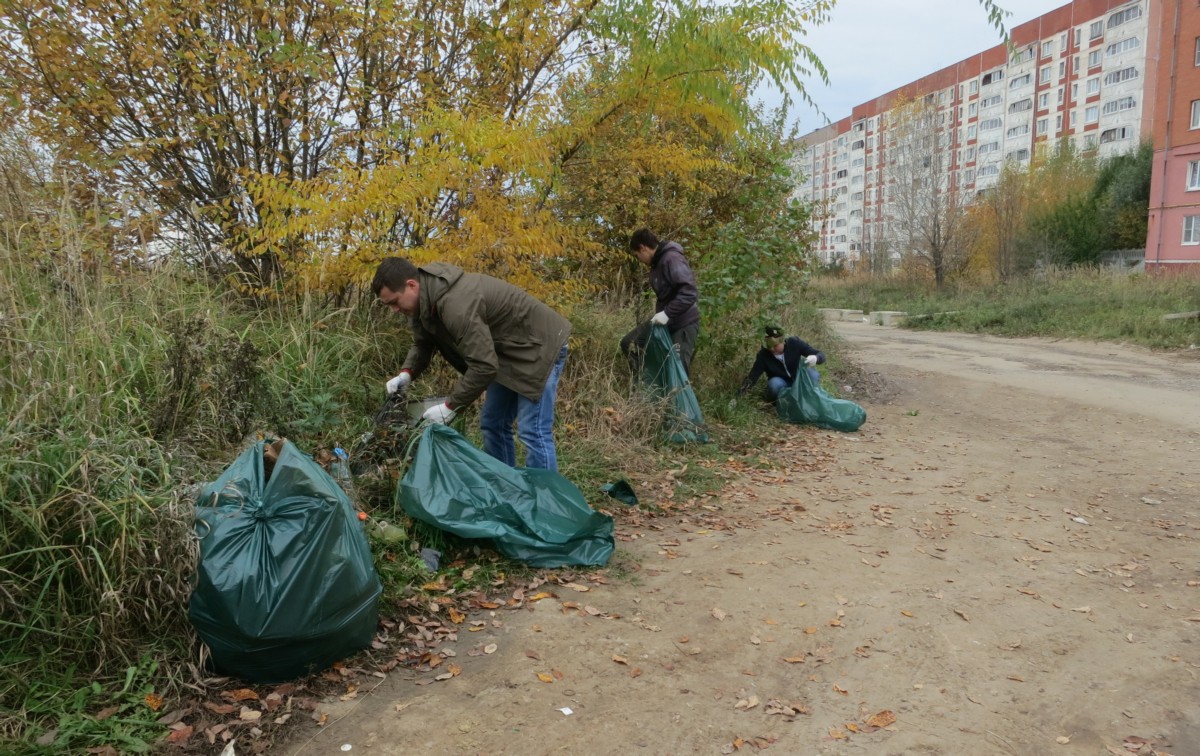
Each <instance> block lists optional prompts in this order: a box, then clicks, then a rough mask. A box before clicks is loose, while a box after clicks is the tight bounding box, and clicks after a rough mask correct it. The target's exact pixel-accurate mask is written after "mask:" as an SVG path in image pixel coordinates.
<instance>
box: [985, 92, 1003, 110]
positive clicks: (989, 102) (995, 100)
mask: <svg viewBox="0 0 1200 756" xmlns="http://www.w3.org/2000/svg"><path fill="white" fill-rule="evenodd" d="M1002 102H1004V98H1003V97H1001V96H1000V95H994V96H992V97H984V98H983V99H982V100H980V101H979V107H981V108H990V107H991V106H993V105H999V104H1000V103H1002Z"/></svg>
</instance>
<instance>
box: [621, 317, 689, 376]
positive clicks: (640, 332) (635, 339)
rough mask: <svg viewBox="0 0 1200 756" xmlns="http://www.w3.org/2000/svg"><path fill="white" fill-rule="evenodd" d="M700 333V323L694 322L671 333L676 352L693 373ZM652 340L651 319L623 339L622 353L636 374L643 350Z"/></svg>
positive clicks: (640, 367) (684, 367)
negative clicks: (697, 338)
mask: <svg viewBox="0 0 1200 756" xmlns="http://www.w3.org/2000/svg"><path fill="white" fill-rule="evenodd" d="M699 335H700V324H699V323H692V324H691V325H689V326H684V327H683V328H680V329H679V330H678V331H674V332H672V333H671V343H672V344H674V345H675V354H677V355H679V361H680V362H682V363H683V369H684V371H686V372H687V374H688V375H689V376H690V375H691V374H692V355H693V354H695V353H696V337H698V336H699ZM649 340H650V321H649V320H647V321H646V322H644V323H641V324H639V325H638V326H637V327H636V328H634V329H633V330H632V331H630V332H629V333H627V334H625V337H624V338H622V339H621V353H622V354H624V355H625V358H626V359H627V360H629V369H630V370H632V371H633V372H634V374H635V375H636V374H637V373H638V372H639V371H640V370H641V369H642V357H641V353H642V350H644V349H645V348H646V342H647V341H649Z"/></svg>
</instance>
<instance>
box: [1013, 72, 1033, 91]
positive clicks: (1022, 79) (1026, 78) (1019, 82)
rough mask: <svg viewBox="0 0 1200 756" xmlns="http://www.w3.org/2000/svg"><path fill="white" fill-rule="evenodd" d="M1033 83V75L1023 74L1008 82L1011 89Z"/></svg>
mask: <svg viewBox="0 0 1200 756" xmlns="http://www.w3.org/2000/svg"><path fill="white" fill-rule="evenodd" d="M1032 81H1033V74H1021V75H1020V76H1017V77H1015V78H1013V79H1012V80H1010V81H1009V82H1008V88H1009V89H1016V88H1017V87H1023V86H1025V85H1026V84H1029V83H1030V82H1032Z"/></svg>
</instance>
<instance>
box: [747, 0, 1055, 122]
mask: <svg viewBox="0 0 1200 756" xmlns="http://www.w3.org/2000/svg"><path fill="white" fill-rule="evenodd" d="M997 2H998V4H999V5H1000V7H1002V8H1004V9H1005V10H1007V11H1011V14H1012V15H1010V16H1008V17H1007V18H1006V19H1005V22H1004V25H1005V27H1006V28H1008V29H1011V28H1012V27H1014V26H1016V25H1017V24H1023V23H1025V22H1026V21H1029V20H1030V19H1034V18H1037V17H1038V16H1040V15H1042V14H1043V13H1046V12H1048V11H1051V10H1054V9H1055V8H1059V7H1062V6H1063V5H1066V4H1067V0H997ZM806 41H807V43H808V46H809V47H811V48H812V49H813V51H814V52H815V53H816V54H817V57H819V58H820V59H821V61H822V62H823V63H824V64H825V68H826V70H827V71H828V72H829V85H828V86H826V85H825V84H822V83H821V81H820V79H816V78H814V79H812V80H811V81H809V82H807V83H806V85H805V88H806V90H807V91H808V94H809V96H810V97H812V99H813V100H815V101H816V103H817V105H818V106H819V107H820V108H821V110H822V111H824V114H825V116H824V117H823V116H822V115H821V114H820V113H818V112H817V111H816V110H814V109H813V108H812V107H811V106H809V105H806V104H803V103H800V102H797V103H796V104H795V105H794V106H793V109H792V120H793V121H794V122H796V123H798V124H799V128H800V133H801V134H806V133H808V132H810V131H812V130H813V129H818V128H820V127H821V126H824V125H825V123H826V121H825V117H827V118H828V119H829V120H831V121H837V120H840V119H842V118H845V117H846V116H848V115H850V110H851V108H853V107H854V106H855V105H858V104H860V103H863V102H866V101H867V100H870V99H872V98H874V97H878V96H879V95H881V94H884V93H886V92H890V91H891V90H893V89H896V88H897V87H901V86H903V85H905V84H907V83H909V82H911V81H913V80H914V79H919V78H921V77H922V76H924V75H926V74H930V73H933V72H934V71H937V70H939V69H941V68H945V67H946V66H948V65H950V64H951V63H957V62H958V61H960V60H962V59H963V58H966V57H969V56H970V55H973V54H974V53H977V52H980V51H982V50H986V49H987V48H989V47H991V46H993V45H997V44H999V43H1000V41H1001V40H1000V36H999V33H998V32H997V31H996V29H995V28H994V27H993V26H991V25H990V24H989V23H988V18H987V13H986V12H985V11H984V9H983V6H982V5H981V4H980V3H979V2H978V0H903V2H901V1H900V0H838V3H837V6H836V7H835V8H834V9H833V12H832V14H831V17H830V20H829V22H828V23H826V24H825V25H823V26H819V27H817V28H816V29H814V30H812V31H811V32H810V34H809V36H808V38H807V40H806ZM761 97H762V99H763V101H764V102H766V103H768V104H772V105H777V104H778V103H779V95H778V94H776V93H771V92H768V91H765V90H764V91H763V92H762V93H761Z"/></svg>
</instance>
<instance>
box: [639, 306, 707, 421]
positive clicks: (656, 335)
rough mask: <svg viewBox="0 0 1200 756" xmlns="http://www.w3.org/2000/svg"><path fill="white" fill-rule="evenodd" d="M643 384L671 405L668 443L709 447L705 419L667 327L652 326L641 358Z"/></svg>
mask: <svg viewBox="0 0 1200 756" xmlns="http://www.w3.org/2000/svg"><path fill="white" fill-rule="evenodd" d="M642 381H643V382H644V383H645V384H646V385H648V386H650V387H651V389H653V390H654V392H655V393H656V394H658V395H659V396H660V397H663V398H665V399H667V401H668V402H670V408H669V409H668V411H667V427H666V434H667V440H669V441H673V442H675V443H689V442H691V443H707V442H708V433H707V432H706V431H705V430H704V415H703V414H702V413H701V412H700V402H699V401H698V400H697V399H696V392H695V391H694V390H692V383H691V381H690V380H689V379H688V374H687V371H686V370H684V369H683V363H682V362H681V361H680V360H679V355H678V354H676V352H675V345H674V344H672V343H671V334H670V332H669V331H667V327H666V326H662V325H652V326H650V336H649V338H648V339H647V340H646V346H645V348H644V350H643V354H642Z"/></svg>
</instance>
